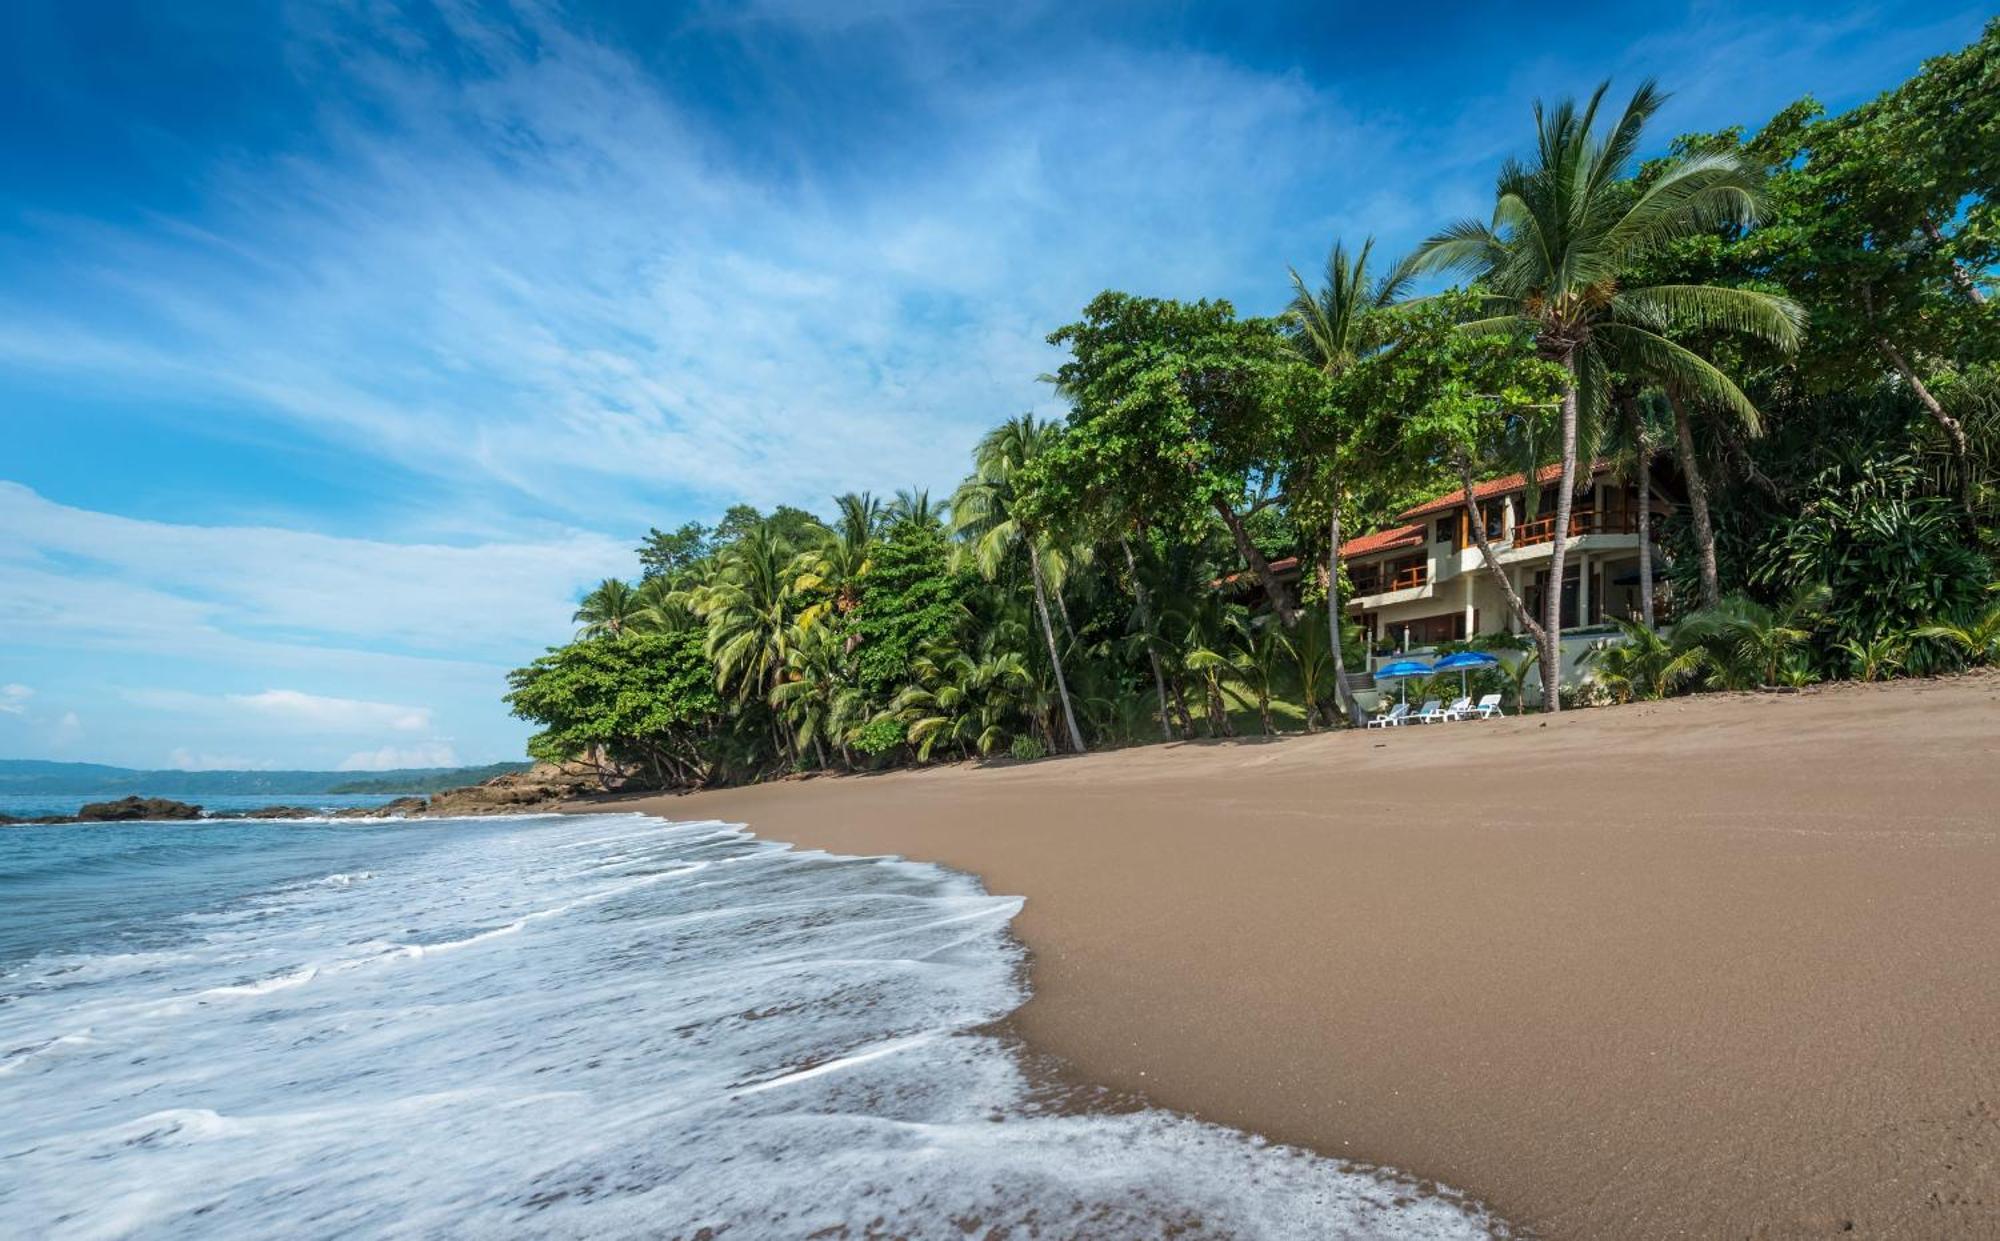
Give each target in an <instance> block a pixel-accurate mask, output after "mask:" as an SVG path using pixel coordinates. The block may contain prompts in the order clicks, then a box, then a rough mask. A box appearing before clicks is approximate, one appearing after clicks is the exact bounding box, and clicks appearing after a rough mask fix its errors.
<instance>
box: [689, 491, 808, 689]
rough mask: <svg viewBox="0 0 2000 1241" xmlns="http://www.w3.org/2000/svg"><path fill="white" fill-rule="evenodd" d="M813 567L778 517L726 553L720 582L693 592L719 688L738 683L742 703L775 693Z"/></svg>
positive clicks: (755, 527) (749, 532) (740, 539)
mask: <svg viewBox="0 0 2000 1241" xmlns="http://www.w3.org/2000/svg"><path fill="white" fill-rule="evenodd" d="M809 567H810V566H809V565H802V564H801V563H800V557H799V553H798V550H797V548H795V547H794V546H793V545H792V543H791V542H790V541H789V540H788V539H786V538H785V536H784V535H783V534H782V533H780V531H779V530H778V529H777V526H776V523H775V522H774V521H760V522H758V523H756V524H755V525H752V526H750V527H749V528H747V529H745V530H744V531H743V532H742V534H741V535H740V537H738V538H737V539H736V541H735V542H733V543H731V544H730V545H729V546H728V547H726V548H724V549H723V550H722V551H721V552H720V553H718V555H717V557H716V574H715V577H714V579H713V580H712V581H710V582H707V583H704V584H702V585H700V586H697V587H695V588H693V589H692V590H691V591H689V592H688V594H687V599H688V603H689V605H690V607H691V609H692V610H693V611H694V613H695V614H696V615H698V616H700V617H701V618H702V619H703V620H704V621H705V622H706V623H707V626H708V632H707V640H706V647H705V649H706V652H707V654H708V657H709V658H710V659H711V660H713V661H714V663H715V677H716V686H717V688H718V689H723V690H729V689H731V688H733V689H734V690H735V695H736V699H737V701H739V702H744V701H748V700H750V699H752V698H765V697H767V696H768V695H769V694H770V691H771V689H772V687H773V686H775V685H776V684H777V682H778V678H779V676H780V674H781V673H782V672H783V670H784V667H785V657H786V654H787V652H788V651H789V649H790V646H791V641H792V637H793V634H794V632H795V630H794V627H793V626H794V621H795V620H796V615H795V614H796V611H797V607H796V605H797V603H798V601H799V598H800V587H799V583H800V581H801V579H802V578H804V577H805V576H806V573H807V572H808V571H809Z"/></svg>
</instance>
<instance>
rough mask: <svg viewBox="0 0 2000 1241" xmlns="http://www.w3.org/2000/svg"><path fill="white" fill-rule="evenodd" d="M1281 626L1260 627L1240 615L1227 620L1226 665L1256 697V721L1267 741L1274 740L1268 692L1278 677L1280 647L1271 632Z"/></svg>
mask: <svg viewBox="0 0 2000 1241" xmlns="http://www.w3.org/2000/svg"><path fill="white" fill-rule="evenodd" d="M1283 628H1284V626H1282V625H1259V624H1257V623H1256V622H1255V621H1253V620H1251V619H1250V617H1249V616H1247V615H1245V614H1243V613H1232V614H1231V615H1230V617H1229V637H1230V651H1229V662H1230V663H1232V664H1234V665H1235V666H1236V676H1237V679H1239V680H1241V681H1242V682H1243V684H1245V685H1246V686H1248V687H1249V688H1250V689H1251V691H1252V692H1254V693H1255V694H1256V695H1257V717H1258V720H1259V722H1260V723H1262V725H1263V727H1264V735H1265V736H1266V737H1271V736H1276V735H1277V732H1278V728H1277V725H1276V724H1275V723H1273V722H1272V720H1271V689H1272V683H1273V682H1274V681H1275V680H1276V679H1277V675H1278V651H1279V646H1278V642H1277V639H1276V635H1275V633H1274V632H1273V631H1274V630H1279V629H1283Z"/></svg>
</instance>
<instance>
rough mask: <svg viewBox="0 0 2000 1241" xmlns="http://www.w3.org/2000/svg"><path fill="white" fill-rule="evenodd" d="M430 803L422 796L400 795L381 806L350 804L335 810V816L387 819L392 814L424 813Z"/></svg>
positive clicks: (342, 817) (341, 817) (340, 817)
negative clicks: (345, 807)
mask: <svg viewBox="0 0 2000 1241" xmlns="http://www.w3.org/2000/svg"><path fill="white" fill-rule="evenodd" d="M429 804H430V803H429V802H427V801H425V800H424V799H423V798H421V797H398V798H397V799H396V800H395V801H392V802H389V803H387V804H385V805H381V806H349V807H348V808H347V809H345V810H336V811H334V812H333V817H334V818H336V819H386V818H388V817H390V816H391V815H405V816H407V815H412V814H422V813H423V810H424V807H425V806H427V805H429Z"/></svg>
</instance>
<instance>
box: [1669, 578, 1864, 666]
mask: <svg viewBox="0 0 2000 1241" xmlns="http://www.w3.org/2000/svg"><path fill="white" fill-rule="evenodd" d="M1831 597H1832V592H1831V591H1829V590H1828V589H1827V588H1826V587H1824V586H1806V587H1803V588H1801V589H1800V590H1798V591H1797V592H1796V593H1794V594H1793V595H1792V596H1791V598H1789V599H1787V600H1785V602H1784V603H1782V604H1780V605H1779V606H1777V607H1775V608H1772V607H1766V606H1765V605H1763V604H1761V603H1758V602H1757V601H1755V600H1754V599H1749V598H1746V597H1744V596H1742V595H1732V596H1730V597H1729V598H1727V599H1724V600H1723V601H1722V602H1721V604H1719V605H1718V606H1716V607H1713V608H1705V609H1703V610H1702V611H1700V612H1696V613H1695V614H1694V615H1692V616H1690V617H1688V618H1687V619H1686V620H1684V621H1682V622H1681V623H1680V624H1678V625H1676V626H1674V633H1673V642H1674V645H1675V646H1679V647H1687V646H1697V645H1698V646H1701V647H1703V648H1705V649H1706V650H1707V653H1708V655H1707V662H1708V664H1709V666H1710V667H1712V668H1713V669H1715V671H1716V672H1717V673H1718V674H1719V675H1720V676H1721V678H1722V681H1723V683H1724V684H1725V685H1727V686H1728V687H1729V688H1731V689H1753V688H1756V687H1759V686H1771V685H1778V684H1781V681H1780V679H1779V677H1780V673H1781V672H1782V671H1783V670H1784V667H1785V664H1786V661H1787V660H1789V659H1790V658H1791V656H1792V655H1793V653H1794V652H1797V651H1800V650H1802V649H1803V648H1804V647H1805V644H1806V643H1807V642H1808V641H1809V640H1810V639H1811V638H1812V629H1811V627H1810V626H1811V625H1812V622H1813V619H1814V617H1815V616H1816V615H1817V614H1818V613H1819V611H1820V610H1821V609H1822V608H1824V607H1825V606H1826V603H1827V600H1828V599H1829V598H1831Z"/></svg>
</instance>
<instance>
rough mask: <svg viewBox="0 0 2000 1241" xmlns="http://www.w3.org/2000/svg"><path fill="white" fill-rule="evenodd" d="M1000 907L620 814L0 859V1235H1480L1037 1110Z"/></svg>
mask: <svg viewBox="0 0 2000 1241" xmlns="http://www.w3.org/2000/svg"><path fill="white" fill-rule="evenodd" d="M1019 906H1020V902H1019V901H1018V900H1017V899H1014V898H1010V897H1006V896H995V895H990V894H988V893H986V892H985V891H983V890H982V889H981V888H980V886H979V885H978V884H977V883H976V882H974V881H973V880H972V879H970V878H968V877H966V876H963V875H959V874H955V873H952V872H949V871H945V870H942V869H939V868H936V867H931V866H925V865H918V864H914V863H908V862H903V861H898V860H893V859H884V858H846V857H837V856H830V855H827V854H822V853H811V852H802V851H795V850H791V849H788V848H786V847H784V846H782V845H778V844H773V843H769V842H763V841H759V840H756V839H753V838H752V837H750V836H749V835H747V834H746V833H745V832H743V831H741V830H740V829H738V828H735V827H731V826H728V825H725V824H720V823H671V824H670V823H666V822H662V821H660V820H657V819H649V818H644V817H640V816H636V815H604V816H590V817H568V818H561V817H554V816H530V817H520V818H511V819H480V820H458V821H454V820H429V821H423V822H412V823H393V824H384V823H371V822H355V821H345V822H333V821H327V822H293V823H242V822H236V823H228V822H222V823H198V824H191V825H173V826H167V825H149V824H138V825H113V826H89V827H68V826H50V827H34V828H9V829H4V830H0V1236H6V1237H37V1238H40V1237H88V1238H98V1237H176V1238H178V1237H220V1238H268V1237H276V1236H284V1237H329V1238H331V1237H341V1238H347V1237H358V1236H392V1237H480V1238H504V1237H538V1238H539V1237H744V1238H765V1237H808V1236H811V1237H852V1238H862V1237H891V1236H906V1237H953V1238H959V1237H967V1236H978V1237H995V1238H998V1237H1008V1238H1027V1237H1122V1236H1166V1235H1171V1236H1180V1237H1221V1236H1245V1237H1314V1238H1321V1237H1346V1236H1358V1237H1473V1236H1485V1235H1489V1234H1493V1233H1504V1231H1505V1229H1504V1227H1503V1226H1502V1225H1501V1224H1500V1223H1498V1222H1497V1221H1495V1220H1493V1219H1491V1218H1489V1217H1488V1216H1486V1215H1485V1214H1483V1213H1482V1212H1481V1211H1480V1210H1479V1209H1478V1208H1477V1207H1476V1206H1475V1205H1473V1204H1469V1203H1466V1202H1463V1201H1461V1200H1458V1199H1456V1198H1455V1197H1453V1196H1451V1195H1449V1194H1439V1193H1430V1194H1427V1193H1423V1192H1420V1191H1419V1190H1418V1189H1417V1188H1416V1187H1415V1186H1413V1185H1412V1184H1410V1183H1409V1182H1407V1181H1406V1180H1404V1179H1403V1178H1399V1177H1396V1176H1393V1175H1391V1174H1388V1173H1385V1172H1380V1171H1371V1170H1368V1169H1363V1168H1357V1167H1354V1166H1352V1165H1348V1164H1344V1163H1340V1162H1337V1161H1333V1160H1329V1159H1324V1158H1320V1157H1318V1156H1314V1155H1310V1154H1307V1153H1304V1152H1301V1151H1297V1150H1292V1149H1288V1148H1285V1147H1280V1146H1275V1145H1269V1144H1265V1143H1262V1142H1260V1141H1258V1140H1256V1139H1253V1138H1250V1137H1248V1136H1246V1135H1243V1134H1240V1133H1237V1132H1235V1131H1232V1130H1227V1129H1222V1128H1218V1127H1216V1126H1212V1125H1207V1124H1203V1123H1200V1122H1197V1121H1195V1120H1192V1119H1190V1118H1186V1117H1182V1116H1178V1115H1174V1114H1170V1113H1166V1112H1161V1111H1157V1110H1151V1109H1145V1108H1137V1107H1132V1106H1115V1105H1112V1104H1110V1103H1107V1102H1106V1101H1104V1100H1102V1099H1098V1098H1096V1097H1094V1096H1080V1095H1079V1094H1078V1092H1076V1091H1075V1090H1073V1089H1063V1088H1060V1087H1057V1086H1054V1085H1052V1084H1050V1083H1049V1082H1048V1081H1046V1080H1044V1079H1043V1078H1042V1076H1041V1075H1038V1074H1037V1073H1036V1072H1035V1071H1033V1068H1032V1065H1031V1063H1030V1061H1029V1060H1028V1059H1027V1058H1026V1057H1024V1055H1023V1054H1022V1052H1021V1051H1020V1049H1019V1048H1018V1047H1016V1046H1015V1045H1014V1044H1013V1043H1012V1042H1011V1041H1010V1040H1008V1039H1007V1038H1005V1037H1004V1036H1001V1035H998V1034H994V1033H991V1032H989V1031H988V1030H987V1027H988V1026H989V1025H990V1023H992V1022H994V1021H995V1020H996V1019H997V1018H1000V1017H1002V1016H1004V1015H1005V1014H1006V1013H1008V1012H1009V1011H1011V1010H1012V1009H1013V1008H1015V1007H1016V1006H1017V1005H1018V1004H1019V1003H1020V1002H1021V1001H1022V999H1023V998H1024V990H1023V988H1024V981H1023V977H1024V971H1023V970H1022V968H1021V966H1022V958H1021V953H1020V950H1019V949H1018V947H1017V946H1016V945H1015V944H1014V942H1013V940H1012V939H1011V938H1010V937H1009V935H1008V933H1007V929H1006V928H1007V923H1008V920H1009V919H1010V918H1011V917H1012V916H1013V914H1014V913H1015V912H1016V911H1017V910H1018V908H1019Z"/></svg>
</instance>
